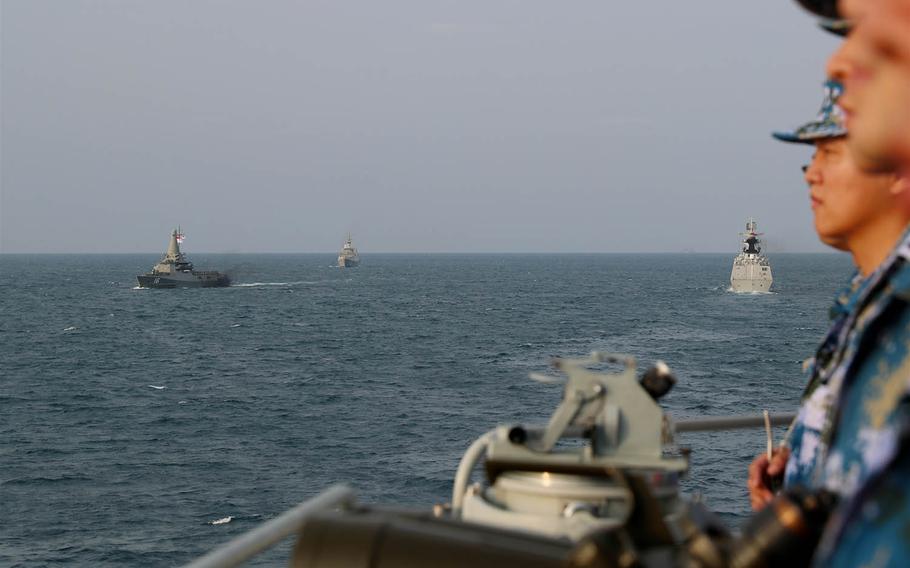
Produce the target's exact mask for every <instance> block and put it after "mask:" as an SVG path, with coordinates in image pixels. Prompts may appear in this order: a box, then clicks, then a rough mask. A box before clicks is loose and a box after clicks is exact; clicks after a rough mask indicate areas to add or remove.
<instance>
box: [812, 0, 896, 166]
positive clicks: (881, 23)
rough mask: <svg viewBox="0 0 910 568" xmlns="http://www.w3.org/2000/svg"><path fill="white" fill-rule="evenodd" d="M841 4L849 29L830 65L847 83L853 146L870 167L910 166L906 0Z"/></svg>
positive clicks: (846, 104)
mask: <svg viewBox="0 0 910 568" xmlns="http://www.w3.org/2000/svg"><path fill="white" fill-rule="evenodd" d="M839 7H840V12H841V13H842V14H843V15H844V16H846V17H847V18H849V19H850V21H851V23H852V31H851V33H850V35H849V36H848V37H847V39H846V40H845V41H844V44H843V45H842V46H841V48H840V49H839V50H838V51H837V52H836V53H835V54H834V55H833V56H832V57H831V59H830V60H829V62H828V71H829V73H837V75H836V76H837V77H838V78H840V79H841V80H843V81H844V83H845V86H846V92H845V95H844V97H843V99H842V100H841V105H842V106H843V107H844V110H845V111H846V115H847V125H848V127H849V128H850V139H849V144H850V149H851V152H853V154H854V156H855V158H856V160H857V162H858V163H859V165H860V166H861V167H862V168H864V169H866V170H869V171H890V170H894V169H895V168H898V169H901V170H902V171H904V172H906V171H910V1H908V0H841V2H840V5H839ZM901 8H902V10H903V11H901Z"/></svg>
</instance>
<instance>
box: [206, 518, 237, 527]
mask: <svg viewBox="0 0 910 568" xmlns="http://www.w3.org/2000/svg"><path fill="white" fill-rule="evenodd" d="M233 520H234V517H222V518H220V519H215V520H214V521H209V524H210V525H226V524H228V523H229V522H231V521H233Z"/></svg>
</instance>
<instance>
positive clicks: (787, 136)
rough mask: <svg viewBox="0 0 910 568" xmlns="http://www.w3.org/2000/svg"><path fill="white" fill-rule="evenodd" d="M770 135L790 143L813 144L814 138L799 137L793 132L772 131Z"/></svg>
mask: <svg viewBox="0 0 910 568" xmlns="http://www.w3.org/2000/svg"><path fill="white" fill-rule="evenodd" d="M771 136H773V137H774V138H776V139H778V140H780V141H781V142H789V143H791V144H815V140H807V139H805V138H800V137H799V136H797V135H796V133H794V132H772V133H771Z"/></svg>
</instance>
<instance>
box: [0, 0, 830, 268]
mask: <svg viewBox="0 0 910 568" xmlns="http://www.w3.org/2000/svg"><path fill="white" fill-rule="evenodd" d="M0 8H2V13H0V22H2V24H0V25H2V30H0V32H2V38H0V40H2V45H0V49H2V51H0V55H2V62H0V63H2V65H0V69H2V77H0V79H2V85H0V95H2V99H0V103H2V109H0V110H2V125H0V129H2V131H0V138H2V139H0V142H2V154H0V159H2V163H0V192H2V193H0V251H2V252H11V253H21V252H140V251H141V252H163V250H164V249H165V247H166V244H167V238H168V234H169V231H170V229H171V228H172V227H174V226H176V225H177V224H180V225H181V226H182V227H183V229H184V231H185V233H186V234H187V239H186V243H185V245H184V250H186V251H187V252H190V253H191V252H192V251H200V252H201V251H206V252H315V251H336V250H337V249H338V248H339V247H340V245H341V242H342V240H343V237H344V235H345V233H346V232H347V231H351V232H352V233H353V235H354V240H355V244H356V245H357V246H358V247H359V248H360V249H361V251H362V252H365V253H367V252H379V251H383V252H412V251H450V252H494V251H500V252H638V251H670V252H675V251H699V252H701V251H704V252H709V251H710V252H720V251H727V252H731V254H732V253H734V252H736V250H737V249H738V237H737V232H739V231H740V230H741V229H742V225H743V223H744V221H745V219H746V218H747V217H748V216H750V215H751V216H755V218H756V219H757V220H758V222H759V228H760V229H761V230H763V231H765V232H766V233H767V244H768V249H769V250H771V251H776V252H781V251H789V252H797V251H821V250H824V248H823V247H822V246H821V245H819V244H817V241H816V239H815V235H814V233H813V231H812V227H811V214H810V211H809V206H808V198H807V191H806V188H805V185H804V183H803V182H802V179H801V173H800V171H799V166H800V165H801V164H803V163H805V162H806V161H807V160H808V157H809V155H810V152H811V149H810V148H809V147H802V146H792V145H785V144H782V143H779V142H775V141H773V140H772V139H771V138H770V136H769V131H771V130H773V129H780V128H784V127H793V126H796V125H798V124H801V123H802V122H805V121H806V120H808V119H810V118H812V116H813V115H814V114H815V112H816V111H817V109H818V106H819V104H820V102H821V82H822V80H823V78H824V73H823V65H824V60H825V58H826V56H827V55H828V53H829V52H830V51H832V50H833V49H834V48H835V47H836V45H837V42H836V38H835V37H833V36H830V35H828V34H826V33H824V32H822V31H820V30H817V29H815V28H814V24H813V22H812V20H811V18H810V17H809V16H808V15H806V14H805V13H803V12H802V11H801V10H800V9H799V8H798V7H797V5H796V4H795V3H794V2H792V1H791V0H762V1H761V2H756V1H755V0H750V1H746V0H702V1H700V2H677V1H672V0H664V1H661V2H635V1H631V0H629V1H625V2H619V1H615V0H598V1H584V0H579V1H572V2H557V1H553V0H550V1H529V0H511V1H505V0H477V1H467V0H462V1H456V0H450V1H436V0H413V1H397V0H390V1H385V2H384V1H376V0H370V1H366V0H365V1H360V2H346V1H343V0H325V1H303V0H301V1H295V2H292V1H262V0H257V1H255V2H254V1H244V2H241V1H227V0H208V1H203V0H174V1H162V0H147V1H142V2H140V1H127V0H117V1H102V0H92V1H87V0H58V1H47V0H0Z"/></svg>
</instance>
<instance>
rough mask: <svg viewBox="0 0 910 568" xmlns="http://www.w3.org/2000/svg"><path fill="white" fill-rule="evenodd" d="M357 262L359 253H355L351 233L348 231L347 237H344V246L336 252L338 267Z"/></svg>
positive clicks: (346, 266)
mask: <svg viewBox="0 0 910 568" xmlns="http://www.w3.org/2000/svg"><path fill="white" fill-rule="evenodd" d="M358 264H360V255H359V254H358V253H357V249H355V248H354V243H353V242H351V233H348V238H347V239H345V241H344V246H343V247H342V248H341V252H340V253H339V254H338V267H339V268H350V267H354V266H357V265H358Z"/></svg>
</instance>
